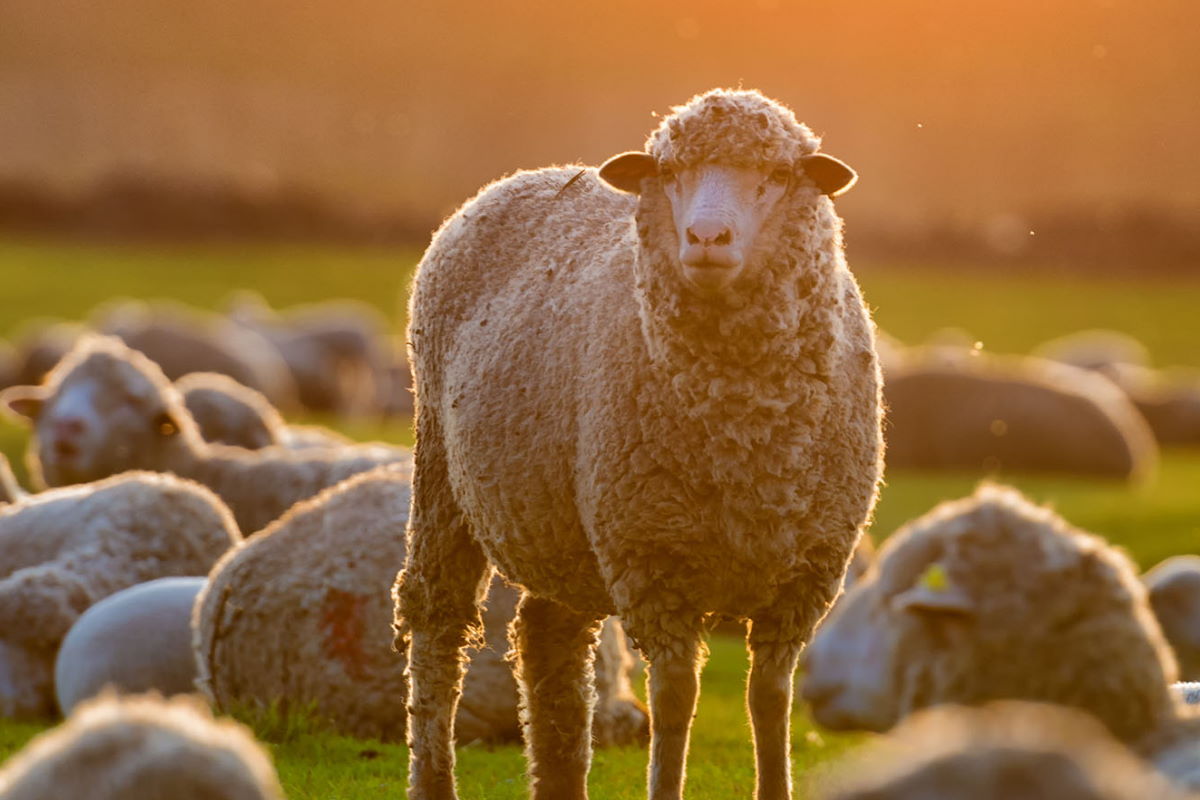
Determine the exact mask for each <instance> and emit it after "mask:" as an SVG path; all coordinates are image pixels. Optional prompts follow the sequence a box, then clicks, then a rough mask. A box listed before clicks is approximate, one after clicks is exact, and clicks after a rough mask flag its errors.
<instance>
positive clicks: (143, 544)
mask: <svg viewBox="0 0 1200 800" xmlns="http://www.w3.org/2000/svg"><path fill="white" fill-rule="evenodd" d="M240 539H241V536H240V535H239V533H238V530H237V527H236V526H235V525H234V523H233V518H232V517H231V516H230V514H229V511H228V509H226V507H225V505H224V504H223V503H221V502H220V501H219V500H218V499H217V498H216V496H215V495H214V494H213V493H212V492H210V491H209V490H207V489H205V488H204V487H202V486H198V485H196V484H194V483H192V482H191V481H184V480H180V479H178V478H175V477H173V476H170V475H160V474H153V473H130V474H125V475H119V476H116V477H114V478H110V479H108V480H104V481H100V482H97V483H94V484H89V485H85V486H78V487H72V488H70V489H55V490H51V491H47V492H43V493H41V494H38V495H32V496H30V497H29V498H27V499H25V500H23V501H21V502H19V503H14V504H11V505H7V506H3V507H0V640H2V641H3V643H4V644H5V645H6V646H7V647H8V648H11V649H12V650H14V651H15V650H21V651H24V655H23V657H22V658H23V659H25V660H27V666H26V667H24V668H22V670H21V671H20V673H21V674H15V675H13V674H10V675H9V681H10V682H11V683H14V684H16V686H15V687H12V688H17V689H19V687H20V686H21V685H25V686H26V690H25V691H11V689H10V687H5V689H6V691H5V692H4V695H5V696H4V697H3V698H0V699H2V700H3V705H4V706H5V707H4V708H2V709H0V711H2V712H3V713H4V714H6V715H18V716H24V715H27V714H31V715H40V714H47V713H53V709H54V692H53V688H52V686H51V684H52V682H53V680H52V676H53V672H54V663H53V661H54V654H55V652H56V651H57V649H58V646H59V644H60V643H61V641H62V639H63V637H64V636H65V635H66V634H67V631H68V630H70V628H71V626H72V625H73V624H74V623H75V621H76V620H77V619H78V617H79V615H80V614H82V613H83V612H84V611H85V610H86V609H87V608H88V607H90V606H91V605H92V604H93V603H95V602H97V601H98V600H100V599H101V598H104V597H107V596H108V595H111V594H113V593H114V592H117V591H119V590H121V589H124V588H126V587H128V586H133V585H134V584H138V583H142V582H143V581H149V580H153V579H155V578H162V577H166V576H171V575H205V574H207V573H208V571H209V569H210V568H211V567H212V565H213V564H214V563H215V562H216V560H217V559H218V558H220V556H221V555H222V554H224V553H225V551H226V550H228V549H229V548H230V547H231V546H232V545H234V544H236V543H237V542H238V541H240ZM13 657H14V658H18V656H17V655H14V656H13ZM5 669H8V668H7V667H0V671H4V670H5ZM0 683H3V681H0Z"/></svg>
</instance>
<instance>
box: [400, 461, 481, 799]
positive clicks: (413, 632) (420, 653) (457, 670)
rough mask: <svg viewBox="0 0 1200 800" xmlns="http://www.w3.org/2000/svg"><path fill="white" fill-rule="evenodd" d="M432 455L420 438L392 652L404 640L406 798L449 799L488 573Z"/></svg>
mask: <svg viewBox="0 0 1200 800" xmlns="http://www.w3.org/2000/svg"><path fill="white" fill-rule="evenodd" d="M426 441H430V440H429V439H427V440H426ZM430 450H431V448H429V447H425V448H424V450H422V446H421V440H420V439H418V447H417V452H416V469H415V471H414V475H413V509H412V515H411V518H410V520H409V530H408V559H407V564H406V566H405V569H404V570H403V571H402V572H401V573H400V575H399V577H398V578H397V580H396V588H395V599H396V630H397V643H398V645H400V647H399V648H398V649H402V645H403V642H404V640H405V639H407V642H408V744H409V775H408V782H409V793H408V797H409V798H410V800H454V798H455V797H456V793H455V787H454V715H455V712H456V710H457V707H458V701H459V698H460V697H461V696H462V685H463V675H464V674H465V672H466V654H465V651H466V648H467V647H468V646H469V645H471V644H473V643H474V642H478V641H481V640H482V636H483V624H482V620H481V618H480V613H479V610H480V605H481V603H482V601H483V597H484V595H485V593H486V591H487V587H488V583H489V581H490V579H491V572H492V569H491V566H490V565H489V564H488V562H487V559H486V558H485V557H484V555H483V551H482V550H481V549H480V547H479V544H478V543H477V542H476V541H475V540H474V539H473V538H472V537H471V535H470V531H469V530H468V528H467V525H466V524H465V523H464V521H463V517H462V514H461V513H460V512H459V510H458V507H457V504H456V503H455V502H454V499H453V497H452V495H451V493H450V487H449V480H448V478H447V475H446V469H445V461H444V459H442V458H440V457H439V456H440V454H439V453H437V452H436V450H434V452H433V454H432V455H431V453H430Z"/></svg>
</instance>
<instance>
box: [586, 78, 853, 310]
mask: <svg viewBox="0 0 1200 800" xmlns="http://www.w3.org/2000/svg"><path fill="white" fill-rule="evenodd" d="M818 144H819V142H818V140H817V138H816V137H815V136H814V135H813V134H812V132H811V131H809V130H808V128H807V127H805V126H803V125H801V124H800V123H798V122H797V121H796V119H795V117H794V115H793V114H792V112H791V111H789V110H788V109H786V108H784V107H783V106H781V105H779V104H778V103H775V102H773V101H771V100H768V99H767V98H765V97H763V96H762V95H761V94H759V93H757V92H743V91H737V92H730V91H723V90H716V91H713V92H709V93H707V94H705V95H702V96H700V97H697V98H694V99H693V100H692V101H691V102H690V103H688V104H687V105H685V106H681V107H679V108H676V109H675V110H674V113H673V114H672V115H671V116H669V117H667V118H666V119H664V120H663V123H662V125H661V126H660V127H659V128H658V130H656V131H655V132H654V133H652V134H651V136H650V140H649V141H648V142H647V150H646V151H645V152H631V153H623V154H621V155H618V156H615V157H613V158H611V159H609V160H608V161H607V162H606V163H605V164H604V165H603V166H602V167H601V168H600V177H601V178H602V179H603V180H605V181H606V182H607V183H609V184H610V185H611V186H613V187H614V188H617V189H619V190H621V191H626V192H633V193H639V194H640V193H642V192H662V193H663V194H665V196H666V199H667V201H668V203H669V205H670V210H671V215H672V218H673V221H674V228H675V234H676V237H677V239H678V243H679V251H678V259H679V262H680V265H681V268H682V270H683V276H684V278H685V280H686V281H687V282H688V283H689V284H690V285H691V286H692V287H693V288H694V289H696V290H697V291H699V292H701V293H713V292H716V291H719V290H720V289H722V288H724V287H725V286H727V285H729V284H730V283H732V282H733V281H734V280H735V279H736V278H737V277H738V276H739V275H741V274H742V272H743V268H744V266H745V265H746V263H747V261H749V260H751V257H752V254H753V252H754V249H755V246H756V244H757V242H758V237H759V233H760V232H761V231H762V230H763V228H764V227H765V226H766V225H767V224H768V221H769V220H771V219H772V217H773V215H775V214H776V212H777V210H778V209H779V207H780V205H781V201H782V200H783V199H784V198H785V197H786V196H787V195H788V193H789V192H792V191H796V190H800V189H801V187H805V188H809V189H812V188H815V189H816V191H818V192H819V193H821V194H825V195H830V196H835V195H838V194H841V193H842V192H844V191H846V190H847V189H849V188H850V186H851V185H852V184H853V183H854V181H855V180H856V176H855V174H854V171H853V170H852V169H850V167H848V166H846V165H845V164H844V163H842V162H841V161H839V160H838V159H836V158H833V157H832V156H828V155H825V154H822V153H816V152H814V151H815V150H816V148H817V146H818Z"/></svg>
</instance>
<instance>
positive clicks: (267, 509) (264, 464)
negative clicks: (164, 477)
mask: <svg viewBox="0 0 1200 800" xmlns="http://www.w3.org/2000/svg"><path fill="white" fill-rule="evenodd" d="M0 401H2V402H3V403H5V404H6V405H7V406H8V407H9V409H10V410H12V411H13V412H14V413H16V414H17V415H19V416H22V417H24V418H26V419H28V420H31V421H32V422H33V427H34V435H33V437H32V439H31V440H30V446H29V454H28V456H29V458H28V461H29V467H30V473H31V475H33V476H34V479H35V480H36V481H40V483H42V484H44V485H49V486H60V485H64V484H70V483H79V482H83V481H89V480H96V479H98V478H101V477H104V476H107V475H111V474H114V473H117V472H122V471H124V470H128V469H150V470H155V471H159V472H173V473H175V474H176V475H179V476H181V477H186V478H191V479H193V480H196V481H198V482H199V483H202V484H204V485H206V486H208V487H210V488H211V489H212V490H213V491H215V492H216V493H217V495H218V496H220V497H221V499H222V500H224V501H225V502H226V504H228V505H229V507H230V509H231V510H232V511H233V514H234V517H235V518H236V519H237V522H238V526H239V527H240V528H241V530H243V531H245V532H247V533H249V532H253V531H257V530H259V529H260V528H262V527H263V526H264V525H266V524H267V523H268V522H270V521H271V520H273V519H275V518H276V517H278V516H279V515H281V514H282V513H283V512H284V511H286V510H287V509H289V508H291V506H292V505H293V504H294V503H296V502H297V501H299V500H303V499H304V498H306V497H311V496H312V495H314V494H316V493H317V492H319V491H321V490H322V489H324V488H325V487H327V486H332V485H333V484H335V483H337V482H339V481H341V480H343V479H344V478H347V477H349V476H351V475H354V474H357V473H359V472H364V471H366V470H369V469H372V468H374V467H376V466H379V465H381V464H400V465H405V466H407V464H408V463H409V462H410V461H411V454H410V453H409V452H408V451H407V450H405V449H403V448H399V447H386V446H381V445H351V446H344V447H336V448H331V449H307V450H301V451H291V450H283V449H281V448H274V449H271V450H264V451H247V450H244V449H242V448H238V447H228V446H223V445H210V444H208V443H206V442H204V440H203V439H201V438H200V433H199V431H198V430H197V427H196V422H195V420H194V419H192V415H191V414H189V413H188V411H187V408H186V407H184V405H183V400H182V399H181V398H180V396H179V392H178V390H177V389H176V388H175V387H174V386H173V385H172V384H171V383H170V382H169V381H168V380H167V379H166V376H164V375H163V373H162V370H160V369H159V368H158V366H157V365H156V364H154V362H152V361H150V360H149V359H148V358H146V357H145V356H143V355H142V354H141V353H138V352H136V351H134V350H132V349H130V348H129V347H127V346H125V345H124V344H122V343H121V342H120V341H118V340H117V339H114V338H112V337H106V336H89V337H86V338H84V339H83V340H82V341H80V342H79V343H78V344H77V345H76V347H75V349H74V350H72V351H71V353H70V354H69V355H68V356H67V357H66V358H64V359H63V361H62V362H60V363H59V365H58V366H57V367H55V368H54V370H53V371H52V372H51V373H50V375H49V376H48V377H47V378H46V383H45V384H44V385H42V386H12V387H9V388H8V389H5V390H4V391H3V392H2V393H0Z"/></svg>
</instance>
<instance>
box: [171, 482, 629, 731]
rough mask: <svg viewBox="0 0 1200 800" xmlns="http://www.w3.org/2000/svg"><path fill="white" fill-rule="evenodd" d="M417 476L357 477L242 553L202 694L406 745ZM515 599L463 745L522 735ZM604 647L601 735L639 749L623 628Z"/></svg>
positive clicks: (209, 649) (466, 705) (474, 683)
mask: <svg viewBox="0 0 1200 800" xmlns="http://www.w3.org/2000/svg"><path fill="white" fill-rule="evenodd" d="M410 502H411V492H410V484H409V481H408V480H407V476H403V475H399V474H396V473H394V472H390V471H387V470H380V471H375V472H369V473H365V474H362V475H357V476H355V477H353V478H350V479H349V480H347V481H345V482H343V483H341V484H338V485H337V486H334V487H331V488H329V489H326V490H325V491H324V492H322V493H321V494H319V495H317V496H316V497H313V498H311V499H309V500H307V501H305V502H303V503H300V504H298V505H297V506H296V507H295V508H293V509H292V510H291V511H289V512H288V513H287V514H286V515H284V516H283V517H282V518H281V519H279V520H276V521H275V522H274V523H272V524H271V525H270V526H268V527H267V528H266V529H265V530H263V531H261V532H259V533H258V534H257V535H255V536H252V537H251V538H250V539H248V540H247V541H246V542H245V544H244V545H242V546H241V547H238V548H237V549H235V550H232V551H230V552H229V553H228V554H227V555H226V556H225V558H223V559H221V561H220V563H218V564H217V566H216V567H214V568H213V570H212V574H211V576H210V579H209V582H208V585H207V586H206V587H205V589H204V591H203V593H202V595H201V597H200V598H199V599H198V601H197V602H196V606H195V617H194V624H193V628H194V631H195V641H194V651H195V660H196V665H197V666H196V668H197V670H198V673H199V680H198V685H199V687H200V688H201V689H202V690H203V691H204V693H205V694H206V695H207V696H208V698H209V699H210V700H211V701H212V702H213V704H214V705H215V706H217V707H218V708H222V709H225V710H229V711H249V712H255V711H256V710H262V709H275V710H278V709H282V710H284V711H287V710H289V709H292V708H302V709H309V708H314V707H315V711H316V712H317V713H318V714H319V715H320V716H321V717H322V718H324V719H326V720H328V721H330V722H331V723H332V724H333V725H334V726H335V727H336V728H337V729H338V730H339V731H341V732H343V733H346V734H349V735H353V736H360V737H369V738H383V739H389V740H397V739H399V740H403V738H404V731H405V709H404V692H403V686H404V670H405V660H404V658H403V657H402V656H399V655H397V654H396V652H395V650H394V649H393V648H392V627H391V619H392V600H391V589H392V584H393V582H394V581H395V567H396V565H397V564H400V563H403V561H404V546H405V545H404V537H403V535H402V531H403V529H404V523H405V521H406V519H407V518H408V510H409V504H410ZM516 599H517V598H516V593H515V592H514V591H513V590H511V589H509V588H508V587H505V586H504V585H503V584H502V583H501V582H500V581H499V580H497V581H496V583H495V585H494V586H493V587H492V590H491V592H490V594H489V597H488V601H487V603H488V624H487V626H486V630H485V639H486V644H485V646H484V647H483V648H482V649H481V650H480V651H479V652H478V653H476V654H475V657H474V658H473V659H472V663H471V667H470V669H469V670H468V677H467V685H466V694H465V696H464V698H463V702H462V703H461V704H460V705H459V717H458V723H459V727H458V730H459V734H460V736H461V737H462V740H463V741H469V740H477V739H478V740H492V741H495V740H503V739H513V740H515V739H517V738H518V737H519V727H518V723H517V689H516V684H515V681H514V680H513V674H512V667H511V665H510V664H509V663H508V662H507V661H506V660H505V658H504V655H505V651H506V650H507V647H506V643H505V635H506V630H507V627H508V624H509V622H510V621H511V620H512V617H513V613H514V609H515V606H516ZM610 627H611V628H612V629H613V631H614V633H615V636H612V637H610V638H611V641H609V642H607V643H606V645H605V646H604V647H603V648H602V649H601V654H600V658H599V660H600V661H601V662H602V663H604V664H605V666H604V667H602V668H601V669H600V672H601V673H603V675H604V677H605V681H603V682H600V681H598V684H599V685H600V709H599V710H598V712H597V738H598V739H599V740H600V742H601V743H603V744H627V743H630V742H634V741H637V740H638V738H639V735H640V734H642V733H643V732H644V730H643V729H644V727H645V724H646V715H645V712H644V711H643V710H642V708H641V707H640V704H639V703H638V702H637V700H636V699H635V698H634V695H633V693H632V692H631V691H630V690H629V687H628V673H629V669H630V664H629V663H628V655H627V652H626V648H625V644H624V641H623V636H622V635H621V634H620V627H619V624H618V623H616V622H615V620H614V621H613V622H612V623H610Z"/></svg>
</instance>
